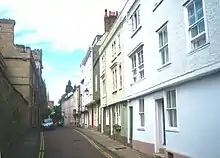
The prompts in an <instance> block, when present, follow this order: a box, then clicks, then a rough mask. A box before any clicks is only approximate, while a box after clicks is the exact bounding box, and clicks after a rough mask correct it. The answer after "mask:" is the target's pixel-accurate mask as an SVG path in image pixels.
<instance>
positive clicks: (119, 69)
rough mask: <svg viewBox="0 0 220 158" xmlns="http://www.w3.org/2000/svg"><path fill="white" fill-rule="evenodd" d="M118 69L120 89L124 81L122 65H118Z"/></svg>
mask: <svg viewBox="0 0 220 158" xmlns="http://www.w3.org/2000/svg"><path fill="white" fill-rule="evenodd" d="M118 71H119V89H121V88H122V85H123V81H122V65H121V64H120V65H119V66H118Z"/></svg>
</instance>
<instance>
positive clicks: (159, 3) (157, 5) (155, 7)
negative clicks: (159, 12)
mask: <svg viewBox="0 0 220 158" xmlns="http://www.w3.org/2000/svg"><path fill="white" fill-rule="evenodd" d="M162 2H163V0H160V1H159V2H158V3H157V4H156V5H155V6H154V9H153V12H154V11H155V10H156V9H157V8H158V7H159V6H160V5H161V3H162Z"/></svg>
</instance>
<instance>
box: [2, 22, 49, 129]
mask: <svg viewBox="0 0 220 158" xmlns="http://www.w3.org/2000/svg"><path fill="white" fill-rule="evenodd" d="M14 26H15V21H14V20H10V19H9V20H8V19H0V27H1V30H0V50H1V52H2V55H3V57H4V62H5V64H6V65H7V69H6V71H5V73H6V75H7V77H8V79H9V81H10V83H11V84H12V85H13V86H14V87H15V89H16V90H18V91H19V92H20V93H21V94H22V95H23V97H24V98H25V99H26V101H27V102H28V105H29V118H28V120H29V123H30V125H31V126H37V125H38V124H39V115H40V114H39V112H40V109H39V107H40V106H39V105H40V103H41V104H44V103H43V102H42V101H40V100H45V97H42V98H40V92H42V93H43V91H45V89H46V86H44V84H43V83H42V82H41V86H40V80H41V71H42V50H40V49H37V50H31V48H30V47H25V46H24V45H15V44H14ZM40 88H43V89H44V90H40ZM41 96H42V94H41ZM42 106H46V104H45V105H42Z"/></svg>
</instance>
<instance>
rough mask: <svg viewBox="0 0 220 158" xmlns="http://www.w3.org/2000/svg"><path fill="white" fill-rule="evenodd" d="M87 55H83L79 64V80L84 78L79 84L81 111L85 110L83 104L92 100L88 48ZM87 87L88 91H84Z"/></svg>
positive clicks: (90, 66)
mask: <svg viewBox="0 0 220 158" xmlns="http://www.w3.org/2000/svg"><path fill="white" fill-rule="evenodd" d="M87 53H88V56H85V58H86V59H85V62H84V63H83V64H81V66H80V70H81V77H80V78H81V80H82V79H84V83H83V84H81V85H80V86H81V94H82V111H84V110H85V105H87V104H88V103H90V102H92V100H93V95H92V94H93V76H92V70H93V69H92V54H93V53H92V49H88V52H87ZM86 89H88V90H89V92H88V93H87V92H85V90H86Z"/></svg>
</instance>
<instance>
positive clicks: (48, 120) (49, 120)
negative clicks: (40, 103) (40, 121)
mask: <svg viewBox="0 0 220 158" xmlns="http://www.w3.org/2000/svg"><path fill="white" fill-rule="evenodd" d="M51 122H53V121H52V119H45V120H44V123H51Z"/></svg>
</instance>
